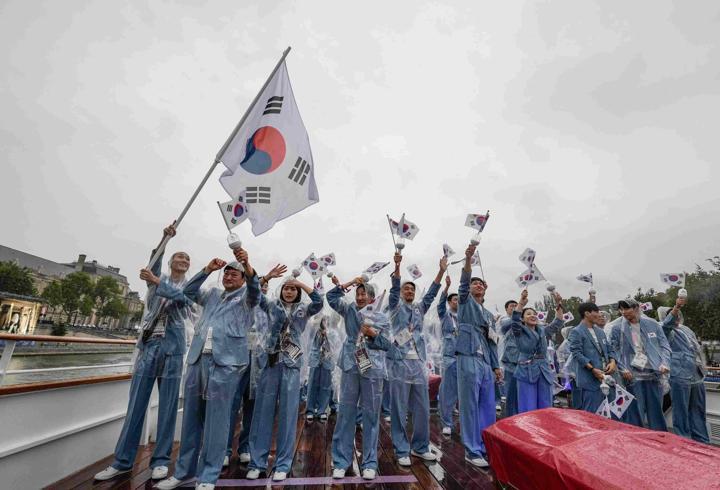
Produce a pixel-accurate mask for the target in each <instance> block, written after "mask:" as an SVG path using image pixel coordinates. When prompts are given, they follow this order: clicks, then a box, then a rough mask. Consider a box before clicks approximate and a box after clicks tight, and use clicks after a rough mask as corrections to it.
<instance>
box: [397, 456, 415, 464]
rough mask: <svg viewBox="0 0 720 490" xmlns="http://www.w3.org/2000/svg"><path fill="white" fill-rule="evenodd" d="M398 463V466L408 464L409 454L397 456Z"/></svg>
mask: <svg viewBox="0 0 720 490" xmlns="http://www.w3.org/2000/svg"><path fill="white" fill-rule="evenodd" d="M398 464H399V465H400V466H410V465H412V463H411V462H410V456H403V457H402V458H398Z"/></svg>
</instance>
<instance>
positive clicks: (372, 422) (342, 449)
mask: <svg viewBox="0 0 720 490" xmlns="http://www.w3.org/2000/svg"><path fill="white" fill-rule="evenodd" d="M383 381H384V380H383V379H382V378H365V377H363V376H361V375H360V373H358V372H357V370H356V369H354V370H353V371H343V373H342V379H341V383H340V406H339V407H338V413H337V421H336V422H335V431H334V432H333V439H332V459H333V468H336V469H345V470H346V469H348V468H349V467H350V466H351V465H352V461H353V448H354V442H355V417H356V416H357V415H356V414H357V410H358V404H360V406H361V408H362V417H363V419H362V425H363V436H362V446H363V447H362V453H363V457H362V462H361V464H360V468H361V469H363V470H364V469H366V468H371V469H374V470H377V467H378V461H377V446H378V435H379V429H380V427H379V426H380V405H381V404H382V398H383V396H382V392H383Z"/></svg>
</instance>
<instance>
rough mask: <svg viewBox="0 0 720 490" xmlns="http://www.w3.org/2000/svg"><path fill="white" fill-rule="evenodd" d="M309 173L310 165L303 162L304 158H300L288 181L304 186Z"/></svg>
mask: <svg viewBox="0 0 720 490" xmlns="http://www.w3.org/2000/svg"><path fill="white" fill-rule="evenodd" d="M309 173H310V164H308V162H306V161H305V160H303V159H302V157H298V159H297V161H296V162H295V165H294V166H293V169H292V170H291V171H290V175H288V179H290V180H292V181H293V182H295V183H296V184H300V185H303V184H304V183H305V179H306V178H307V176H308V174H309Z"/></svg>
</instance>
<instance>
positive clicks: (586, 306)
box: [578, 303, 600, 319]
mask: <svg viewBox="0 0 720 490" xmlns="http://www.w3.org/2000/svg"><path fill="white" fill-rule="evenodd" d="M593 311H600V308H598V307H597V305H596V304H595V303H580V306H578V313H579V314H580V318H581V319H584V318H585V313H591V312H593Z"/></svg>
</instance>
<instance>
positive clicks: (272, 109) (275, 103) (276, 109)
mask: <svg viewBox="0 0 720 490" xmlns="http://www.w3.org/2000/svg"><path fill="white" fill-rule="evenodd" d="M282 103H283V96H282V95H276V96H274V97H270V98H269V99H268V101H267V104H265V112H263V116H264V115H265V114H280V109H282Z"/></svg>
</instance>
